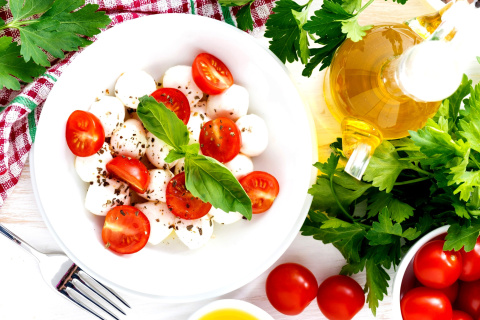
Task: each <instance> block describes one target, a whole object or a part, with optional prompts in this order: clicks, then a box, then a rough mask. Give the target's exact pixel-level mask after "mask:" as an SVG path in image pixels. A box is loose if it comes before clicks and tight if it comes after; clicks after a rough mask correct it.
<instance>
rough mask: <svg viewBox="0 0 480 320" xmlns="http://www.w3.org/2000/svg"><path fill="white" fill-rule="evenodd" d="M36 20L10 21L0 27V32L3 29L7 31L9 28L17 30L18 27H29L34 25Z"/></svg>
mask: <svg viewBox="0 0 480 320" xmlns="http://www.w3.org/2000/svg"><path fill="white" fill-rule="evenodd" d="M37 21H38V20H35V19H33V20H26V21H12V22H10V23H8V24H6V25H4V26H2V27H0V30H4V29H9V28H15V29H18V28H19V27H22V26H26V25H29V24H32V23H36V22H37Z"/></svg>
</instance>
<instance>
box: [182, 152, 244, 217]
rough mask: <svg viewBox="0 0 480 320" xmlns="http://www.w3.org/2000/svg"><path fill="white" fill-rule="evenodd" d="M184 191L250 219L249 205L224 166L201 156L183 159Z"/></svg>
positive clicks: (188, 156) (189, 154)
mask: <svg viewBox="0 0 480 320" xmlns="http://www.w3.org/2000/svg"><path fill="white" fill-rule="evenodd" d="M185 178H186V187H187V190H188V191H190V192H191V193H192V194H193V195H194V196H196V197H199V198H200V199H202V200H203V201H205V202H209V203H211V204H212V206H214V207H215V208H220V209H222V210H223V211H225V212H240V213H241V214H242V215H243V216H244V217H245V218H247V219H248V220H250V219H252V202H251V201H250V198H249V197H248V195H247V193H246V192H245V190H243V188H242V186H241V185H240V183H239V182H238V180H237V179H236V178H235V177H234V176H233V174H232V173H231V172H230V170H228V169H227V168H226V167H225V166H224V165H222V164H221V163H220V162H218V161H217V160H215V159H213V158H210V157H206V156H204V155H195V154H191V153H187V154H186V156H185Z"/></svg>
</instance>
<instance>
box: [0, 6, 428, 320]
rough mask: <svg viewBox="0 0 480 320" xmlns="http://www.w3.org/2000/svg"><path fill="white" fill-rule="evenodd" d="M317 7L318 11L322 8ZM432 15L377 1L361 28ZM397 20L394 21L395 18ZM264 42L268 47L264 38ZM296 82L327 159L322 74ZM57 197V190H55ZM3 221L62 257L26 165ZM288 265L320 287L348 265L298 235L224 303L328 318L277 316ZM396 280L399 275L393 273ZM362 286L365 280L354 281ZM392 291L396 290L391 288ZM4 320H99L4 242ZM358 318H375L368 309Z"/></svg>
mask: <svg viewBox="0 0 480 320" xmlns="http://www.w3.org/2000/svg"><path fill="white" fill-rule="evenodd" d="M317 7H318V6H317ZM429 12H432V9H431V7H429V6H428V4H426V3H424V2H423V0H409V1H408V3H407V4H406V5H405V6H400V5H397V4H394V3H393V2H391V1H389V2H385V1H380V0H379V1H376V2H374V3H373V5H371V6H370V7H369V8H368V9H367V10H366V11H365V12H364V14H363V15H362V17H361V23H364V24H370V23H379V22H385V21H392V22H401V21H403V20H405V19H408V18H410V17H414V16H418V15H421V14H424V13H429ZM393 15H394V16H393ZM259 41H261V42H263V43H264V44H266V43H267V40H266V39H265V38H262V37H260V39H259ZM288 69H289V70H290V72H291V74H292V79H293V81H294V82H295V84H296V85H297V87H298V90H299V91H300V93H301V95H302V97H303V98H304V101H305V103H306V104H308V105H309V107H310V109H311V111H312V115H313V117H314V120H315V123H316V127H317V137H318V145H319V158H320V159H324V158H325V155H326V154H327V152H328V145H329V143H330V142H332V141H333V140H335V138H336V137H337V136H339V125H338V123H337V122H336V121H335V120H334V119H333V117H332V116H331V115H330V113H329V111H328V110H327V108H326V106H325V103H324V100H323V93H322V82H323V75H324V74H323V72H322V73H318V72H317V73H315V74H314V75H313V76H312V77H310V78H304V77H302V76H301V70H302V67H301V66H300V65H299V64H291V65H289V66H288ZM52 192H55V190H52ZM0 222H2V223H4V224H5V225H6V226H7V227H8V228H9V229H11V230H12V231H13V232H15V233H16V234H17V235H19V236H20V237H21V238H23V239H24V240H25V241H27V242H29V243H30V244H31V245H33V246H34V247H36V248H37V249H39V250H40V251H43V252H48V253H50V252H58V251H60V248H59V246H58V245H57V243H56V242H55V240H54V239H53V237H52V236H51V235H50V233H49V231H48V229H47V228H46V225H45V224H44V222H43V221H42V217H41V216H40V213H39V211H38V210H37V208H36V204H35V200H34V196H33V192H32V187H31V182H30V168H29V165H28V162H27V165H26V167H25V169H24V171H23V174H22V177H21V180H20V182H19V183H18V185H17V187H16V188H15V190H14V192H13V193H12V194H11V195H10V197H9V198H8V199H7V201H6V203H5V205H4V206H3V208H1V209H0ZM285 262H297V263H300V264H303V265H304V266H306V267H307V268H309V269H310V270H311V271H312V272H313V273H314V274H315V275H316V277H317V280H318V281H319V283H320V282H321V281H322V280H323V279H325V278H327V277H328V276H331V275H335V274H338V272H339V271H340V269H341V267H342V266H343V264H344V263H345V261H344V259H343V257H342V256H341V255H340V253H339V252H338V251H337V250H336V249H335V248H334V247H333V246H331V245H324V244H323V243H321V242H320V241H316V240H313V239H312V238H310V237H303V236H301V235H298V236H297V238H296V239H295V240H294V242H293V243H292V245H291V246H290V248H289V249H288V250H287V251H286V252H285V254H284V255H283V256H282V257H281V258H280V259H279V260H278V261H277V262H276V263H275V265H274V266H272V267H271V268H270V269H269V270H268V271H267V272H265V273H264V274H262V275H261V276H259V277H258V278H257V279H255V280H254V281H252V282H251V283H250V284H248V285H246V286H244V287H242V288H240V289H238V290H236V291H234V292H231V293H229V294H227V295H225V296H222V297H218V299H220V298H235V299H242V300H245V301H249V302H251V303H253V304H255V305H257V306H259V307H261V308H263V309H264V310H266V311H267V312H268V313H269V314H271V315H272V316H273V317H274V318H275V319H278V320H282V319H290V320H300V319H301V320H313V319H316V320H317V319H326V318H325V317H324V316H323V315H322V314H321V312H320V311H319V309H318V306H317V304H316V302H315V301H313V302H312V303H311V304H310V305H309V306H308V307H307V309H306V310H305V311H304V312H303V313H301V314H300V315H298V316H286V315H283V314H281V313H279V312H277V311H276V310H275V309H274V308H273V307H272V306H271V305H270V303H269V302H268V300H267V298H266V295H265V288H264V287H265V279H266V277H267V275H268V273H269V271H270V270H271V269H273V268H274V267H275V266H276V265H278V264H281V263H285ZM390 276H391V277H392V278H393V276H394V272H393V271H390ZM354 279H355V280H357V281H358V282H359V283H360V284H361V285H362V286H363V285H364V284H365V275H364V274H358V275H356V276H354ZM389 292H391V288H390V289H389ZM123 296H124V298H125V299H126V300H127V301H129V303H130V304H131V305H132V307H133V308H132V310H131V311H129V312H128V316H127V317H123V318H122V319H142V320H149V319H156V320H163V319H165V320H166V319H172V320H186V319H187V318H188V316H189V315H190V314H191V313H193V312H194V311H195V310H197V309H199V308H200V307H202V306H203V305H205V304H206V303H208V302H210V301H212V300H215V299H210V300H205V301H199V302H194V303H186V304H165V303H159V302H157V301H153V300H146V299H144V298H138V297H135V296H129V295H127V294H123ZM391 318H392V316H391V297H390V296H387V297H385V299H384V300H383V302H382V303H381V306H380V308H379V309H378V312H377V319H391ZM0 319H4V320H29V319H39V320H60V319H62V320H63V319H71V320H76V319H94V318H93V317H91V316H89V315H88V314H87V313H86V312H84V311H82V310H81V309H79V308H78V307H76V306H74V305H73V304H71V303H70V302H68V301H66V300H65V299H63V298H61V297H60V296H58V295H57V294H56V293H55V292H54V291H53V290H52V289H51V288H49V287H48V286H47V285H46V284H45V283H44V281H43V280H42V278H41V276H40V273H39V270H38V268H37V264H36V262H35V261H34V259H33V258H32V257H30V256H29V255H28V253H26V252H24V251H23V250H21V249H20V248H18V247H17V246H16V245H14V244H13V243H11V242H10V241H9V240H7V239H6V238H4V237H0ZM355 319H357V320H360V319H374V317H373V315H372V313H371V312H370V310H369V309H368V307H367V306H365V307H364V308H363V310H362V311H361V312H360V313H359V314H358V315H357V316H356V317H355Z"/></svg>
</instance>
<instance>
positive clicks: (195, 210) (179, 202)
mask: <svg viewBox="0 0 480 320" xmlns="http://www.w3.org/2000/svg"><path fill="white" fill-rule="evenodd" d="M166 198H167V206H168V209H170V211H171V212H172V213H173V214H174V215H176V216H177V217H179V218H182V219H187V220H193V219H199V218H201V217H203V216H204V215H206V214H207V213H208V211H210V209H211V208H212V205H211V204H210V203H208V202H203V201H202V200H200V199H199V198H197V197H194V196H193V195H192V194H191V193H190V191H188V190H187V188H186V187H185V172H181V173H179V174H177V175H176V176H175V177H173V178H172V179H171V180H170V181H169V182H168V185H167V191H166Z"/></svg>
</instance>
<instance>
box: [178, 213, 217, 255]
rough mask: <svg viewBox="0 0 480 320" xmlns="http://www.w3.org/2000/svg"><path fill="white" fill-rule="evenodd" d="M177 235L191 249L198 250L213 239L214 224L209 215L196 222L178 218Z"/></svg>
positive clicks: (195, 220)
mask: <svg viewBox="0 0 480 320" xmlns="http://www.w3.org/2000/svg"><path fill="white" fill-rule="evenodd" d="M175 233H176V234H177V236H178V238H179V239H180V241H182V242H183V243H184V244H185V245H186V246H187V247H188V248H189V249H198V248H200V247H202V246H203V245H205V244H206V243H207V242H208V240H210V238H211V237H212V234H213V222H212V220H211V218H210V217H209V215H208V214H207V215H205V216H203V217H201V218H200V219H194V220H185V219H180V218H177V222H176V223H175Z"/></svg>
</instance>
